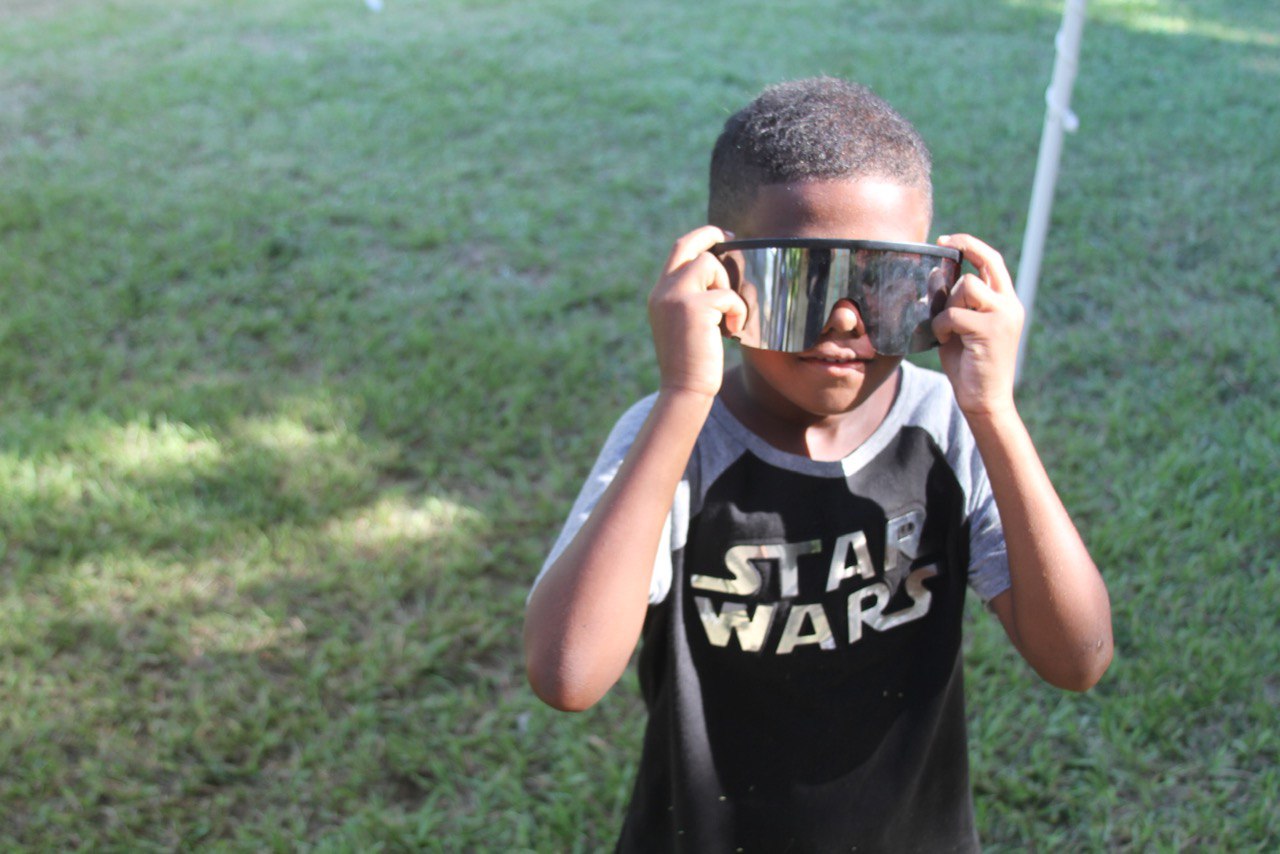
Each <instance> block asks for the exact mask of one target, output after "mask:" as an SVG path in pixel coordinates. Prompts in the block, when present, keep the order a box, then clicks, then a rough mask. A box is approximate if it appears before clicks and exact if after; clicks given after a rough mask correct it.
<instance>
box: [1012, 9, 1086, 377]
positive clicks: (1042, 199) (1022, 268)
mask: <svg viewBox="0 0 1280 854" xmlns="http://www.w3.org/2000/svg"><path fill="white" fill-rule="evenodd" d="M1084 10H1085V0H1066V8H1065V9H1064V10H1063V13H1062V28H1061V29H1060V30H1058V36H1057V38H1056V39H1054V46H1055V48H1056V52H1055V56H1054V60H1053V78H1052V80H1051V82H1050V83H1049V89H1048V90H1047V91H1046V92H1045V95H1044V98H1045V104H1046V107H1047V108H1046V110H1045V114H1044V130H1043V132H1042V133H1041V135H1040V156H1039V158H1038V159H1037V160H1036V177H1035V182H1034V184H1033V185H1032V188H1031V207H1030V209H1029V210H1028V211H1027V230H1026V232H1025V233H1024V234H1023V237H1022V254H1021V255H1020V256H1019V260H1018V276H1017V282H1016V284H1015V285H1014V288H1015V290H1016V291H1017V292H1018V298H1019V299H1021V300H1022V304H1023V306H1025V307H1026V315H1027V318H1026V323H1025V324H1024V325H1023V327H1022V339H1021V340H1020V341H1019V342H1018V365H1017V373H1016V374H1015V377H1016V379H1015V382H1017V381H1020V380H1021V379H1022V364H1023V361H1024V360H1025V359H1026V353H1027V338H1028V337H1029V336H1030V334H1031V317H1032V310H1033V309H1034V308H1035V301H1036V283H1037V281H1038V280H1039V278H1040V261H1041V260H1042V259H1043V257H1044V240H1045V235H1046V234H1047V233H1048V231H1049V211H1050V209H1051V208H1052V207H1053V188H1054V185H1055V184H1057V182H1058V161H1059V159H1060V158H1061V156H1062V135H1063V134H1064V133H1074V132H1075V130H1076V128H1077V127H1078V126H1079V124H1080V122H1079V120H1078V119H1077V118H1076V115H1075V113H1073V112H1071V88H1072V86H1073V85H1074V84H1075V80H1076V67H1077V61H1078V59H1079V56H1080V36H1081V34H1082V33H1083V32H1084Z"/></svg>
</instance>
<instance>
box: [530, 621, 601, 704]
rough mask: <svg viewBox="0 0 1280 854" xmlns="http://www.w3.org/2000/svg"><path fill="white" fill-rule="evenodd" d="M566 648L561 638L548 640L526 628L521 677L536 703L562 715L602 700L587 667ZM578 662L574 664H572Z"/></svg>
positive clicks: (595, 681) (595, 682)
mask: <svg viewBox="0 0 1280 854" xmlns="http://www.w3.org/2000/svg"><path fill="white" fill-rule="evenodd" d="M580 658H581V657H580V656H574V655H572V654H571V651H570V650H568V649H566V648H565V645H564V643H563V640H562V639H560V638H547V637H545V636H540V635H539V633H538V632H536V631H532V630H531V629H530V626H529V625H528V624H526V626H525V638H524V673H525V679H527V680H528V682H529V687H530V688H532V689H533V693H534V694H535V695H536V696H537V698H538V699H539V700H541V701H542V702H544V703H546V704H547V705H548V706H550V707H551V708H553V709H557V710H558V711H561V712H584V711H586V710H587V709H589V708H591V707H592V706H594V705H595V704H596V702H597V701H599V700H600V698H601V697H602V696H604V694H605V691H607V690H608V688H609V684H612V683H609V684H606V685H605V687H604V689H603V690H599V689H597V687H596V685H597V682H598V680H593V679H591V678H590V667H589V666H588V664H587V663H586V662H583V661H581V660H580ZM575 659H577V660H575Z"/></svg>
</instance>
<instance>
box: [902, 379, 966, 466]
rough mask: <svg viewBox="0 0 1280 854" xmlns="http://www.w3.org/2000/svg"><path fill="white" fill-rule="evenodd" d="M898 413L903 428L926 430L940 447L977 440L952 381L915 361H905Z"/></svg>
mask: <svg viewBox="0 0 1280 854" xmlns="http://www.w3.org/2000/svg"><path fill="white" fill-rule="evenodd" d="M894 416H895V420H896V421H897V422H898V424H897V425H896V426H897V427H898V428H899V429H907V428H912V427H914V428H917V429H920V430H924V431H925V432H926V433H928V434H929V435H930V436H931V437H932V438H933V440H934V442H936V443H937V445H938V446H939V447H940V448H944V449H947V448H954V447H956V446H957V445H959V446H965V445H969V444H971V443H972V442H973V438H972V435H971V434H970V432H969V424H968V422H967V421H965V419H964V414H963V413H962V412H961V411H960V407H959V406H958V405H956V398H955V393H954V392H952V390H951V382H950V381H949V380H948V379H947V378H946V376H945V375H944V374H942V373H940V372H938V371H934V370H930V369H928V368H922V367H920V366H918V365H915V364H912V363H911V362H903V363H902V385H901V387H900V388H899V390H898V400H897V401H896V403H895V406H894Z"/></svg>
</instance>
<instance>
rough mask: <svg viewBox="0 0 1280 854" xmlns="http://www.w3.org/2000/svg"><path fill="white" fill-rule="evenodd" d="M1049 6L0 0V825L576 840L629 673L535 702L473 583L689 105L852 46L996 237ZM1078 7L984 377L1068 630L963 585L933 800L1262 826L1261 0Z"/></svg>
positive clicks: (346, 846) (1274, 212)
mask: <svg viewBox="0 0 1280 854" xmlns="http://www.w3.org/2000/svg"><path fill="white" fill-rule="evenodd" d="M1060 11H1061V8H1060V6H1059V5H1058V4H1057V3H1054V2H1049V0H1006V1H1005V2H1001V3H979V2H977V0H950V1H949V2H941V0H929V2H922V3H919V4H893V3H889V2H873V3H864V4H845V3H836V2H832V1H831V0H826V2H823V0H813V1H812V2H806V3H802V4H790V5H788V6H786V7H785V8H784V7H776V8H775V7H766V6H762V5H760V4H745V3H739V2H730V0H718V2H714V3H710V4H701V5H697V6H687V7H686V6H680V5H679V4H659V3H656V2H653V0H641V2H637V3H631V4H617V3H599V2H589V3H572V4H571V3H568V2H564V0H537V2H530V3H512V2H499V1H498V0H475V2H459V0H452V2H450V0H444V2H439V3H432V4H423V3H413V2H409V0H403V1H402V2H397V0H387V4H386V9H385V11H384V12H383V13H381V14H372V13H369V12H368V11H367V10H366V9H365V7H364V6H363V5H362V4H360V3H357V2H349V3H334V4H311V3H304V2H301V0H259V2H255V3H247V2H233V1H232V0H228V2H222V3H216V4H210V3H196V2H191V0H171V2H165V3H160V2H148V1H147V0H117V1H116V2H111V3H85V2H78V0H62V2H54V0H10V2H8V3H7V4H6V7H5V11H4V13H3V15H4V17H3V20H4V24H3V31H4V37H3V39H0V300H2V301H0V697H2V698H3V701H2V702H0V805H3V811H2V813H3V819H2V820H0V848H4V849H6V850H31V851H46V850H119V851H125V850H128V851H138V850H172V849H189V848H202V849H209V850H299V849H301V850H314V851H325V852H328V851H347V850H372V849H377V848H381V849H384V850H414V849H425V850H442V849H443V850H477V849H480V850H484V849H488V850H518V849H526V850H540V851H541V850H593V849H598V848H603V847H607V846H608V845H609V844H611V840H612V838H613V835H614V833H615V831H616V827H617V823H618V819H619V814H620V810H621V808H622V806H623V805H624V804H625V802H626V799H627V795H628V789H629V785H630V776H631V774H632V773H633V771H634V757H635V755H636V750H637V748H638V743H639V735H640V727H641V725H642V709H641V706H640V703H639V701H638V698H637V695H636V690H635V686H634V684H633V682H632V681H631V680H630V678H628V680H627V681H626V682H624V684H623V685H622V686H620V687H619V688H618V689H617V690H616V691H615V692H614V693H613V694H612V695H611V696H610V697H608V698H607V699H606V700H605V701H604V702H603V703H601V704H600V705H599V706H598V707H597V708H596V709H594V710H592V711H591V712H589V713H587V714H584V715H581V716H577V717H572V716H563V715H559V714H556V713H553V712H551V711H550V710H548V709H546V708H544V707H541V706H540V705H539V704H538V703H537V702H536V701H535V700H534V699H533V698H532V696H531V695H530V693H529V691H528V690H527V688H526V687H525V686H524V683H523V675H522V668H521V660H520V648H519V626H520V621H521V613H522V607H523V601H524V595H525V592H526V590H527V587H528V584H529V582H530V580H531V579H532V576H533V574H534V573H535V571H536V568H537V566H538V564H539V562H540V559H541V556H542V554H543V553H544V552H545V550H546V548H547V546H548V544H549V541H550V539H551V537H552V536H553V534H554V531H555V530H556V529H557V527H558V525H559V523H560V521H561V519H562V517H563V515H564V513H565V511H566V509H567V506H568V503H569V501H570V500H571V498H572V495H573V493H574V492H575V491H576V489H577V486H578V483H579V482H580V480H581V478H582V476H583V474H584V472H585V469H586V467H587V466H588V464H589V462H590V459H591V458H592V456H593V455H594V453H595V450H596V448H597V446H598V443H599V442H600V441H601V439H602V437H603V433H604V431H605V430H606V429H607V427H608V425H609V424H610V423H611V422H612V420H613V418H614V417H616V415H617V414H618V413H619V411H620V410H621V408H622V407H623V406H625V404H626V403H628V402H629V401H630V400H632V399H633V398H635V397H636V396H637V395H639V394H642V393H644V392H645V391H646V390H647V389H649V388H650V387H651V386H652V383H653V381H654V379H655V370H654V367H653V363H652V359H651V356H650V354H649V343H648V337H647V334H648V333H647V330H646V327H645V323H644V316H643V314H644V313H643V299H644V294H645V293H646V291H647V289H648V287H649V286H650V280H651V279H652V278H653V274H654V272H655V271H656V267H657V265H658V263H659V261H660V260H661V257H662V256H663V255H664V253H665V251H666V247H667V246H668V245H669V243H670V241H671V239H673V238H674V236H676V235H677V234H679V233H681V232H683V231H685V230H687V229H688V228H691V227H693V226H694V225H696V224H698V222H699V220H700V216H701V207H702V204H703V189H702V182H703V175H704V171H705V159H706V152H707V151H708V149H709V145H710V143H711V141H712V139H713V138H714V135H715V134H716V132H717V131H718V126H719V124H720V122H721V121H722V120H723V118H724V117H725V116H727V115H728V113H729V112H730V111H731V110H733V109H734V108H736V107H737V106H739V105H740V104H741V103H744V102H745V100H747V99H748V98H749V97H750V96H751V95H753V94H754V93H755V92H756V91H757V90H758V89H759V88H760V87H761V86H763V85H765V84H766V83H769V82H772V81H775V80H778V79H782V78H788V77H796V76H801V75H807V74H813V73H832V74H839V75H846V76H851V77H854V78H857V79H860V80H863V81H865V82H867V83H869V84H871V85H872V86H873V87H874V88H876V89H877V90H878V91H879V92H881V93H882V94H884V95H885V96H886V97H888V98H889V100H891V101H892V102H894V103H895V104H897V105H899V106H900V107H901V109H902V110H903V111H904V112H905V113H906V114H907V115H908V116H909V117H910V118H912V119H913V120H914V121H915V122H916V123H917V124H918V125H919V127H920V129H921V131H922V132H923V133H924V135H925V137H926V138H927V139H928V140H929V141H930V143H931V145H932V147H933V149H934V155H935V161H936V168H937V189H936V196H937V207H938V216H937V222H936V224H935V225H936V228H935V231H936V232H937V233H944V232H946V231H950V230H957V229H959V228H965V229H967V230H971V231H973V232H974V233H977V234H980V235H983V236H984V237H985V238H987V239H988V240H989V241H990V242H992V243H993V244H995V245H997V246H999V247H1001V248H1002V249H1004V250H1005V252H1006V254H1007V256H1008V257H1009V258H1010V260H1011V261H1014V260H1016V255H1017V247H1018V243H1019V241H1020V239H1021V229H1022V223H1023V217H1024V215H1025V208H1026V201H1027V195H1028V192H1029V187H1030V180H1031V175H1032V172H1033V169H1034V158H1035V154H1036V146H1037V142H1038V137H1039V130H1040V124H1041V121H1042V107H1043V100H1042V93H1043V89H1044V86H1045V85H1046V84H1047V81H1048V77H1049V70H1050V63H1051V55H1050V50H1051V44H1052V38H1053V34H1054V32H1055V30H1056V27H1057V23H1058V17H1059V14H1060ZM1090 14H1091V18H1090V22H1089V25H1088V27H1087V29H1086V34H1085V44H1084V54H1083V56H1082V60H1081V68H1080V77H1079V80H1078V82H1077V87H1076V93H1075V99H1074V106H1075V108H1076V111H1077V113H1079V115H1080V117H1081V121H1082V128H1081V131H1080V133H1079V134H1077V135H1076V136H1074V137H1071V138H1069V139H1068V141H1067V144H1066V150H1065V155H1064V160H1063V166H1062V178H1061V183H1060V185H1059V190H1058V194H1057V200H1056V206H1055V212H1054V227H1053V231H1052V233H1051V239H1050V244H1049V248H1048V255H1047V257H1046V260H1045V267H1044V273H1043V275H1042V279H1041V288H1040V297H1039V299H1038V303H1037V307H1036V329H1035V333H1034V337H1033V339H1032V342H1031V352H1030V362H1029V365H1028V368H1027V372H1026V375H1025V378H1024V384H1023V387H1022V390H1021V406H1022V408H1023V411H1024V415H1025V417H1026V418H1027V420H1028V421H1029V423H1030V424H1031V425H1032V429H1033V433H1034V435H1035V436H1036V438H1037V440H1038V443H1039V445H1040V448H1041V450H1042V453H1043V455H1044V456H1045V458H1046V462H1047V465H1048V466H1049V468H1050V470H1051V472H1052V473H1053V475H1054V477H1055V479H1056V482H1057V483H1058V485H1059V488H1060V490H1061V492H1062V493H1063V495H1064V498H1065V500H1066V501H1067V503H1068V506H1069V507H1070V508H1071V509H1072V511H1073V514H1074V515H1075V517H1076V518H1077V521H1078V523H1079V525H1080V527H1081V528H1082V530H1083V531H1084V533H1085V535H1086V539H1087V540H1088V541H1089V543H1090V545H1091V548H1092V549H1093V551H1094V553H1095V556H1096V557H1097V559H1098V561H1099V563H1100V564H1101V565H1102V566H1103V568H1104V573H1105V575H1106V577H1107V580H1108V584H1109V586H1110V589H1111V593H1112V598H1113V602H1114V605H1115V629H1116V636H1117V644H1118V652H1117V660H1116V662H1115V664H1114V665H1113V667H1112V670H1111V672H1110V673H1109V674H1108V676H1107V677H1106V679H1105V680H1104V682H1103V683H1102V684H1101V685H1100V686H1099V687H1098V688H1097V689H1095V690H1094V691H1093V692H1091V693H1089V694H1087V695H1083V696H1075V695H1064V694H1061V693H1059V692H1056V691H1054V690H1052V689H1050V688H1048V687H1046V686H1043V685H1041V684H1038V683H1037V682H1036V681H1035V679H1034V678H1033V677H1032V676H1031V675H1030V674H1029V672H1028V670H1027V668H1026V667H1025V666H1024V665H1022V664H1021V663H1020V662H1019V661H1018V660H1017V659H1016V656H1015V654H1014V653H1012V652H1011V650H1010V649H1009V648H1008V644H1007V642H1005V641H1004V640H1003V638H1001V637H1000V636H999V632H998V629H997V628H996V627H995V626H994V621H992V620H990V619H987V618H985V617H983V616H982V615H980V614H978V613H977V612H976V609H975V613H974V615H973V619H972V621H971V622H972V625H971V632H970V638H971V647H970V650H969V654H968V669H969V686H970V688H969V694H970V710H971V719H972V742H973V756H974V773H973V776H974V784H975V792H976V798H977V803H978V810H979V820H980V823H981V828H982V833H983V838H984V840H985V841H986V842H987V844H988V845H989V847H990V848H991V849H992V850H1026V849H1035V850H1066V849H1077V850H1078V849H1087V850H1096V849H1114V850H1150V849H1155V850H1206V849H1209V850H1212V849H1218V850H1270V849H1273V848H1274V847H1275V846H1276V844H1277V843H1278V842H1280V818H1277V812H1276V810H1275V804H1276V803H1277V801H1280V772H1278V771H1277V770H1276V769H1277V767H1278V766H1280V725H1278V724H1277V722H1276V721H1277V708H1280V677H1277V675H1276V674H1277V673H1280V641H1277V640H1276V638H1277V637H1280V625H1278V620H1277V616H1276V613H1277V612H1276V606H1275V603H1276V602H1277V601H1280V581H1278V580H1277V579H1278V575H1277V566H1276V558H1275V555H1276V553H1277V551H1278V550H1280V523H1278V522H1277V516H1276V512H1275V495H1276V494H1277V493H1280V465H1277V463H1278V462H1280V427H1277V421H1276V419H1275V413H1276V412H1277V411H1278V409H1280V392H1277V382H1276V379H1277V375H1276V370H1275V365H1276V363H1277V357H1278V356H1280V331H1278V327H1277V324H1276V322H1275V318H1276V316H1277V297H1276V293H1277V292H1276V288H1275V281H1276V278H1277V276H1278V275H1280V229H1277V228H1276V225H1277V222H1280V208H1278V207H1277V202H1276V198H1277V193H1276V189H1277V188H1278V187H1280V164H1277V162H1276V159H1275V157H1274V151H1273V148H1274V146H1273V144H1272V141H1273V140H1274V139H1275V138H1276V137H1277V132H1280V120H1278V119H1277V116H1280V86H1277V85H1276V84H1277V82H1280V11H1278V10H1277V9H1276V7H1275V6H1274V4H1271V3H1269V2H1266V0H1238V2H1233V3H1227V2H1225V0H1198V2H1189V0H1188V2H1175V0H1095V2H1094V3H1091V4H1090ZM926 361H927V359H926Z"/></svg>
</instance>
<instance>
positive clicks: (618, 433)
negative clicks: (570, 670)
mask: <svg viewBox="0 0 1280 854" xmlns="http://www.w3.org/2000/svg"><path fill="white" fill-rule="evenodd" d="M655 397H656V396H655V395H650V396H649V397H646V398H644V399H643V400H641V401H639V402H638V403H636V404H634V405H633V406H632V407H631V408H630V409H628V410H627V411H626V412H625V413H624V414H623V415H622V417H621V418H619V419H618V422H617V423H616V424H615V425H614V426H613V430H611V431H610V433H609V438H608V439H606V440H605V443H604V447H603V448H602V449H601V450H600V455H599V456H598V457H597V458H596V461H595V465H593V466H592V467H591V473H590V474H589V475H588V476H587V479H586V482H585V483H583V485H582V489H581V490H580V491H579V493H578V497H577V499H576V500H575V501H574V502H573V508H572V509H571V510H570V511H569V518H568V519H566V520H565V523H564V527H563V528H562V529H561V530H560V535H559V536H558V537H557V538H556V541H555V543H554V545H552V547H551V552H550V553H549V554H548V555H547V558H546V560H545V561H544V562H543V564H542V569H541V570H540V571H539V572H538V577H537V578H536V579H535V580H534V582H533V587H537V586H538V582H539V581H541V580H542V577H543V576H544V575H545V574H546V572H547V570H548V569H549V568H550V567H551V564H553V563H555V560H556V558H558V557H560V555H561V554H562V553H563V552H564V550H565V549H567V548H568V547H569V544H570V543H571V542H573V538H574V537H575V536H577V533H578V531H579V530H580V529H581V528H582V526H583V524H584V523H585V522H586V521H587V518H588V517H589V516H590V515H591V511H592V510H594V509H595V506H596V504H597V502H599V501H600V496H602V495H603V494H604V492H605V490H606V489H608V488H609V484H611V483H612V482H613V478H614V477H615V476H616V475H617V473H618V469H619V467H620V466H621V465H622V460H623V458H625V457H626V455H627V452H628V451H630V450H631V446H632V444H634V443H635V439H636V436H637V435H638V434H639V432H640V428H641V427H642V426H643V425H644V422H645V419H646V418H648V417H649V412H650V411H651V410H652V409H653V404H654V400H655ZM687 493H688V490H687V488H686V487H685V485H684V484H683V483H682V484H681V488H680V490H679V491H678V492H677V504H678V503H679V502H680V499H681V498H683V497H684V496H686V495H687ZM686 500H687V499H686ZM671 541H672V513H668V514H667V519H666V522H665V523H664V524H663V537H662V543H664V544H666V543H670V542H671ZM533 587H531V588H530V594H532V592H533ZM670 587H671V550H670V548H668V547H665V546H664V547H662V548H659V549H658V553H657V555H656V556H655V557H654V567H653V576H652V578H651V579H650V582H649V601H650V602H651V603H656V602H659V601H661V600H662V599H663V598H665V596H666V594H667V591H668V590H669V589H670Z"/></svg>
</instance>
